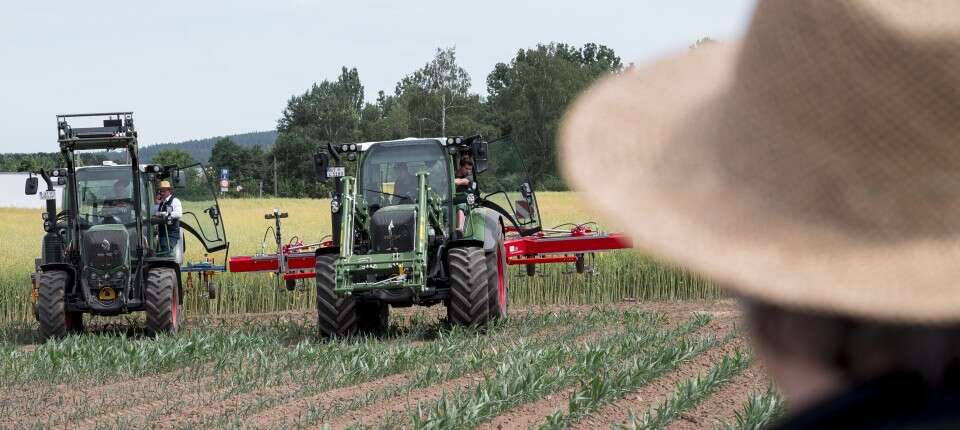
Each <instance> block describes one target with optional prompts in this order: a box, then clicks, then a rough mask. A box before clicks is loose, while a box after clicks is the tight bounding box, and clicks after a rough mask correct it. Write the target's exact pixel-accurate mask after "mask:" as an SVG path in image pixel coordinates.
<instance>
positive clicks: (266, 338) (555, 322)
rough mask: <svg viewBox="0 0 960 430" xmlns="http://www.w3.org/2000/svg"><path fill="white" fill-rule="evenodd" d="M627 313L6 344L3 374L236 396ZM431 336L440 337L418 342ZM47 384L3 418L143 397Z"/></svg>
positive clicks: (381, 369)
mask: <svg viewBox="0 0 960 430" xmlns="http://www.w3.org/2000/svg"><path fill="white" fill-rule="evenodd" d="M627 314H628V315H629V314H632V313H630V312H628V313H627ZM623 318H624V316H623V314H622V313H621V312H619V311H612V310H606V311H597V312H591V313H588V314H586V315H585V316H578V315H575V314H571V313H561V314H550V313H548V314H542V315H526V316H517V317H516V318H512V319H510V320H506V322H503V323H499V324H497V325H495V326H493V327H491V328H490V329H489V330H488V331H487V332H486V333H478V332H476V331H474V330H465V329H461V328H451V329H446V328H442V327H440V326H438V325H433V326H429V327H420V328H417V327H411V328H410V329H409V330H394V333H392V334H388V335H386V336H385V337H381V338H365V339H351V340H346V341H332V342H323V341H320V340H318V339H316V338H315V337H314V336H315V335H314V333H315V331H314V329H313V327H311V326H309V325H303V324H302V323H296V322H274V323H271V324H268V325H263V326H257V325H250V326H244V327H241V328H239V329H235V328H212V329H206V330H196V331H193V332H190V333H186V334H182V335H181V336H179V337H168V336H161V337H158V338H156V339H145V338H125V337H124V336H116V335H111V334H107V335H86V336H80V337H71V338H68V339H66V340H64V341H62V342H51V343H47V344H44V345H40V346H38V347H37V348H36V350H33V351H20V350H19V349H16V348H14V347H12V346H10V345H9V344H5V345H4V348H5V349H6V354H5V355H6V357H8V358H9V359H8V360H3V361H2V362H0V380H2V381H3V385H7V386H11V388H13V387H23V386H25V385H26V384H34V385H36V384H37V383H41V385H43V384H57V383H62V382H67V381H88V385H93V386H95V385H96V384H98V383H110V382H112V381H115V380H117V379H122V378H127V377H133V378H137V377H144V376H149V375H157V374H161V373H163V372H174V371H176V373H178V374H179V375H180V376H178V377H177V378H170V379H169V380H166V381H163V382H161V383H160V386H158V387H156V389H155V390H154V391H155V392H157V393H163V392H164V391H165V390H164V388H165V387H167V386H178V385H182V384H185V383H189V384H192V385H198V386H201V387H200V388H202V391H205V392H209V393H212V394H210V395H211V396H212V397H213V398H229V397H230V396H233V395H236V394H240V393H244V392H247V391H250V390H252V389H257V388H263V387H270V386H277V385H283V384H290V383H303V382H305V381H310V382H309V384H304V386H308V387H311V388H312V389H316V390H321V389H327V388H334V387H337V386H342V385H344V384H347V385H349V384H354V383H358V382H363V381H365V380H370V379H375V378H380V377H384V376H387V375H391V374H397V373H401V372H409V371H413V370H417V369H422V368H423V366H424V365H434V364H443V363H450V362H457V363H461V362H462V363H471V362H474V361H477V360H479V359H480V358H482V357H479V358H477V357H474V356H475V355H476V354H477V353H476V351H481V350H484V349H485V348H489V347H494V348H504V347H507V346H508V345H511V344H512V342H514V340H515V339H524V338H528V337H530V336H535V335H536V333H537V332H539V331H541V330H544V329H551V330H553V329H556V328H562V327H565V326H569V325H570V324H574V323H576V324H577V326H578V327H580V326H582V327H583V328H582V329H581V330H588V329H591V327H594V326H603V325H608V324H610V323H611V322H612V321H620V320H622V319H623ZM424 320H425V319H424ZM424 335H426V339H432V340H429V341H420V340H419V339H422V338H424V337H421V336H424ZM46 387H47V389H41V388H34V389H32V390H31V391H32V392H33V393H35V395H33V396H23V395H21V396H18V398H17V399H15V400H12V401H0V405H2V406H0V408H5V409H4V410H0V416H14V415H15V414H18V413H21V412H23V411H22V410H20V409H19V408H29V405H30V404H31V403H32V401H31V399H44V398H48V397H51V396H54V397H57V398H61V399H63V400H64V401H75V400H76V399H77V398H78V397H83V401H85V402H87V403H90V404H93V405H103V404H110V405H111V408H112V409H117V410H122V409H123V408H124V407H125V406H131V405H136V404H137V403H139V402H141V401H142V400H143V399H140V398H124V397H119V398H118V396H117V394H116V393H111V392H109V391H108V392H106V393H105V394H104V396H106V397H105V398H104V397H100V398H97V397H95V396H71V395H70V394H71V393H62V392H60V391H59V390H58V389H57V388H56V386H54V385H48V386H46ZM14 391H15V390H14ZM217 393H219V394H217ZM84 406H86V405H83V404H80V405H77V407H76V408H75V409H80V410H83V411H84V412H83V413H81V414H79V415H75V416H72V417H71V418H73V419H76V418H84V417H86V416H88V415H89V414H91V413H95V411H96V408H89V407H84ZM48 424H51V425H54V424H56V422H48Z"/></svg>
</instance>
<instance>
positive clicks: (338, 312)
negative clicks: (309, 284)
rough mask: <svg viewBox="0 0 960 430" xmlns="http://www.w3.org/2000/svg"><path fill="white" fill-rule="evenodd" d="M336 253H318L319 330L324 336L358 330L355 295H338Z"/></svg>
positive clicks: (345, 334)
mask: <svg viewBox="0 0 960 430" xmlns="http://www.w3.org/2000/svg"><path fill="white" fill-rule="evenodd" d="M336 261H337V256H336V255H335V254H327V255H318V256H317V264H316V266H315V272H316V276H317V330H319V332H320V336H322V337H327V338H330V337H341V336H349V335H351V334H353V333H354V332H355V331H357V322H358V320H359V318H358V315H357V301H356V299H354V298H353V296H343V297H341V296H338V295H337V293H336V291H334V288H336V279H335V272H334V263H335V262H336Z"/></svg>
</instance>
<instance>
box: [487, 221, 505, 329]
mask: <svg viewBox="0 0 960 430" xmlns="http://www.w3.org/2000/svg"><path fill="white" fill-rule="evenodd" d="M486 261H487V294H488V298H487V300H488V301H489V303H488V306H490V318H491V319H500V318H505V317H506V316H507V292H508V290H509V286H510V277H509V276H508V275H509V274H510V273H509V272H508V270H507V256H506V253H504V250H503V233H499V234H497V239H496V244H495V247H494V250H492V251H490V252H487V255H486Z"/></svg>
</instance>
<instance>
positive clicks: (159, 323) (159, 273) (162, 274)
mask: <svg viewBox="0 0 960 430" xmlns="http://www.w3.org/2000/svg"><path fill="white" fill-rule="evenodd" d="M178 293H179V291H177V271H176V270H173V269H171V268H168V267H157V268H153V269H150V271H149V272H147V279H146V280H145V281H144V283H143V298H144V307H145V308H146V310H147V334H149V335H151V336H156V335H157V334H159V333H171V334H175V333H177V332H178V331H179V330H180V326H181V325H182V324H183V312H182V311H181V309H180V297H179V294H178Z"/></svg>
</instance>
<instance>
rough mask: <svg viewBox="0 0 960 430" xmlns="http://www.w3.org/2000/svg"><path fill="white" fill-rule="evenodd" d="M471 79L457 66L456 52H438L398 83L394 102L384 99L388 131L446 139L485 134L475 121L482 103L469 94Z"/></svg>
mask: <svg viewBox="0 0 960 430" xmlns="http://www.w3.org/2000/svg"><path fill="white" fill-rule="evenodd" d="M470 86H471V80H470V75H469V74H468V73H467V71H466V70H464V69H463V67H460V66H459V65H458V64H457V56H456V48H453V47H450V48H438V49H437V52H436V54H435V55H434V57H433V59H432V60H431V61H430V62H428V63H426V64H425V65H424V66H423V67H421V68H420V69H418V70H416V71H414V72H413V73H411V74H409V75H407V76H405V77H404V78H403V79H401V80H400V82H398V83H397V87H396V90H395V94H396V96H395V98H393V99H386V98H385V99H384V100H383V104H384V105H388V104H389V106H384V109H385V110H386V115H385V119H386V120H387V121H388V124H389V125H390V128H392V129H394V130H396V129H397V128H406V133H405V134H406V135H407V136H409V135H416V136H429V135H433V136H448V135H469V134H475V133H480V134H484V133H488V132H490V131H492V130H493V129H492V128H491V127H488V126H486V125H485V124H483V123H482V122H480V121H478V117H479V116H480V115H479V114H480V112H481V111H482V109H483V104H482V100H481V99H480V96H479V95H477V94H471V93H470Z"/></svg>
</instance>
